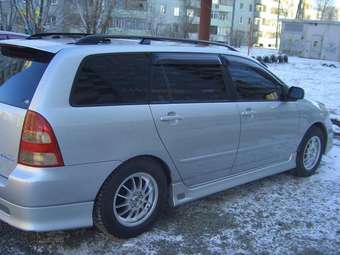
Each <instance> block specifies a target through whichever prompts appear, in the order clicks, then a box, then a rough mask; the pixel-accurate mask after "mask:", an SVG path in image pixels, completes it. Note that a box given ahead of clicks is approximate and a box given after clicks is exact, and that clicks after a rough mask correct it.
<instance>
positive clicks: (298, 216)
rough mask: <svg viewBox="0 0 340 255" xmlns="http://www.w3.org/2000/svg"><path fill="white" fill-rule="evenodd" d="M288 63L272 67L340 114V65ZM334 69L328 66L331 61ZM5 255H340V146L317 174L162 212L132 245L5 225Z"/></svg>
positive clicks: (84, 233)
mask: <svg viewBox="0 0 340 255" xmlns="http://www.w3.org/2000/svg"><path fill="white" fill-rule="evenodd" d="M324 62H327V61H317V60H309V59H302V58H297V57H290V63H289V64H271V65H270V69H271V70H272V71H273V72H274V73H276V74H277V75H278V76H279V77H280V78H281V79H282V80H284V81H285V82H286V83H287V84H289V85H295V86H301V87H303V88H304V89H305V90H306V97H307V98H311V99H315V100H319V101H321V102H323V103H325V104H326V105H327V107H328V109H330V111H331V112H332V114H333V116H336V117H338V118H339V116H340V100H339V99H340V94H339V92H340V84H339V82H340V63H335V64H336V65H337V66H339V68H338V69H332V68H327V67H322V66H321V64H322V63H324ZM327 63H328V62H327ZM0 254H270V255H272V254H301V255H302V254H316V255H321V254H325V255H326V254H327V255H329V254H340V140H339V138H337V139H335V140H334V147H333V149H332V151H331V152H330V153H329V154H328V155H327V156H324V157H323V160H322V163H321V167H320V169H319V171H318V173H317V174H316V175H314V176H312V177H310V178H297V177H293V176H291V175H290V174H288V173H284V174H280V175H275V176H272V177H268V178H265V179H262V180H259V181H255V182H252V183H249V184H245V185H242V186H239V187H235V188H233V189H229V190H227V191H224V192H221V193H219V194H216V195H213V196H210V197H208V198H204V199H201V200H199V201H196V202H192V203H190V204H187V205H184V206H182V207H179V208H176V209H172V210H170V211H168V212H167V213H165V214H163V215H162V216H161V217H160V219H159V221H158V222H157V224H156V226H155V227H154V228H153V229H152V230H151V231H149V232H148V233H145V234H143V235H141V236H140V237H137V238H133V239H130V240H118V239H112V238H108V237H107V236H105V235H103V234H101V233H100V232H98V231H97V230H95V229H86V230H74V231H64V232H52V233H45V234H35V233H26V232H22V231H19V230H16V229H14V228H12V227H10V226H8V225H6V224H4V223H0Z"/></svg>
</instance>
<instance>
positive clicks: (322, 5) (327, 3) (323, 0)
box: [316, 0, 334, 20]
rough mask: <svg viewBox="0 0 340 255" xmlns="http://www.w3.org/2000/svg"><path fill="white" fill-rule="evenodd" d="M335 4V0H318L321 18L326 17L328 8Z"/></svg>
mask: <svg viewBox="0 0 340 255" xmlns="http://www.w3.org/2000/svg"><path fill="white" fill-rule="evenodd" d="M332 6H334V0H317V1H316V8H317V11H318V15H319V18H320V19H321V20H325V19H326V14H327V10H328V9H329V8H330V7H332Z"/></svg>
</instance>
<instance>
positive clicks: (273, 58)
mask: <svg viewBox="0 0 340 255" xmlns="http://www.w3.org/2000/svg"><path fill="white" fill-rule="evenodd" d="M253 58H255V59H257V60H258V61H259V62H261V63H266V64H271V63H278V64H285V63H288V56H287V55H284V54H280V55H274V54H273V55H270V56H257V57H253Z"/></svg>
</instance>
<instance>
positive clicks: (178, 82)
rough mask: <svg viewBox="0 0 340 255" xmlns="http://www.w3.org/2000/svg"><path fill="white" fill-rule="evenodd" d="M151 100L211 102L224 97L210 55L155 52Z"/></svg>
mask: <svg viewBox="0 0 340 255" xmlns="http://www.w3.org/2000/svg"><path fill="white" fill-rule="evenodd" d="M152 73H153V75H152V77H153V80H152V89H151V97H152V98H151V99H152V100H151V101H152V102H154V103H156V102H168V101H171V102H174V103H177V102H178V103H181V102H214V101H221V100H222V101H223V100H226V99H227V98H228V93H227V89H226V86H225V82H224V75H223V69H222V66H221V63H220V60H219V57H218V56H217V55H214V54H192V53H190V54H183V53H181V54H179V53H159V54H156V56H155V57H154V64H153V72H152Z"/></svg>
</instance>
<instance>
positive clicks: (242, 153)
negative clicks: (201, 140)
mask: <svg viewBox="0 0 340 255" xmlns="http://www.w3.org/2000/svg"><path fill="white" fill-rule="evenodd" d="M227 59H228V62H227V64H226V65H227V67H226V68H227V72H228V73H229V76H230V78H231V80H232V83H233V87H234V89H235V96H236V101H237V106H238V109H239V112H240V116H241V136H240V145H239V149H238V154H237V158H236V161H235V165H234V172H242V171H249V170H253V169H258V168H262V167H266V166H271V165H274V164H277V163H281V162H285V161H288V160H289V159H290V157H291V156H292V154H293V153H294V152H295V151H296V148H297V143H298V141H299V134H298V130H299V113H298V109H297V105H296V103H295V102H288V101H283V100H282V97H283V95H284V93H286V91H287V87H286V86H285V85H283V84H281V82H280V81H279V80H276V78H275V77H274V76H273V75H272V74H270V73H269V71H268V70H266V69H265V68H263V67H261V66H260V64H257V63H255V62H252V61H250V60H247V59H241V58H238V57H228V58H227Z"/></svg>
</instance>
